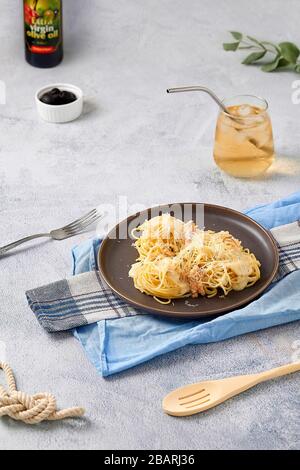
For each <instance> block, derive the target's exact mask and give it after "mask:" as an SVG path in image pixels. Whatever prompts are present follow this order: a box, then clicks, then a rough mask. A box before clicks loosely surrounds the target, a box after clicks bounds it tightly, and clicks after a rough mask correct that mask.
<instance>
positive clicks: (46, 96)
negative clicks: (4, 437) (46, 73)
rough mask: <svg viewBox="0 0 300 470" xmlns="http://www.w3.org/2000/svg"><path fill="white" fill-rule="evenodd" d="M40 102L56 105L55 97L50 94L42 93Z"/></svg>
mask: <svg viewBox="0 0 300 470" xmlns="http://www.w3.org/2000/svg"><path fill="white" fill-rule="evenodd" d="M40 100H41V101H42V102H43V103H46V104H56V103H55V102H56V99H55V96H53V95H51V93H44V94H43V96H42V97H41V98H40Z"/></svg>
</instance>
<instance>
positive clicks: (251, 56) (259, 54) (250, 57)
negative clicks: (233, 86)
mask: <svg viewBox="0 0 300 470" xmlns="http://www.w3.org/2000/svg"><path fill="white" fill-rule="evenodd" d="M266 52H267V51H261V52H252V54H249V55H248V56H247V57H246V58H245V59H244V60H243V62H242V64H246V65H250V64H253V62H256V61H257V60H259V59H262V58H263V57H264V55H265V54H266Z"/></svg>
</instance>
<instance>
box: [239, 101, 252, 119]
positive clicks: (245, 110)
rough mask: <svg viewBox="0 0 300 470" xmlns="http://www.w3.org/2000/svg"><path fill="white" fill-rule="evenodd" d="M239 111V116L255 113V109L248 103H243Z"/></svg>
mask: <svg viewBox="0 0 300 470" xmlns="http://www.w3.org/2000/svg"><path fill="white" fill-rule="evenodd" d="M237 113H238V115H239V116H243V117H244V116H251V115H252V114H255V110H254V109H253V108H252V107H251V106H249V105H248V104H242V105H241V106H239V107H238V109H237Z"/></svg>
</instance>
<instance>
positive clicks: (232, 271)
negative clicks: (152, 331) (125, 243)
mask: <svg viewBox="0 0 300 470" xmlns="http://www.w3.org/2000/svg"><path fill="white" fill-rule="evenodd" d="M137 234H139V235H140V236H137ZM133 236H134V237H135V238H136V241H135V243H134V246H135V248H136V249H137V251H138V254H139V256H138V258H137V260H136V262H135V263H134V264H133V265H132V266H131V269H130V271H129V276H130V277H131V278H132V279H133V281H134V285H135V287H136V288H137V289H138V290H140V291H141V292H143V293H145V294H148V295H152V296H153V297H154V298H156V300H158V301H160V300H159V299H165V300H167V301H169V300H170V299H178V298H182V297H190V296H191V297H198V296H199V295H200V296H207V297H213V296H215V295H217V294H218V292H220V294H222V295H225V296H226V295H227V294H228V293H229V292H230V291H232V290H236V291H239V290H243V289H245V288H247V287H250V286H252V285H253V284H255V282H257V280H258V279H259V278H260V262H259V261H258V260H257V259H256V257H255V255H254V254H253V253H251V252H250V251H249V250H248V249H247V248H243V246H242V244H241V242H240V241H239V240H238V239H236V238H234V237H233V236H232V235H231V234H230V233H229V232H228V231H220V232H213V231H211V230H207V231H205V230H200V229H199V228H198V227H197V226H196V225H195V224H194V223H193V222H188V223H184V222H182V221H181V220H179V219H176V218H174V217H172V216H171V215H169V214H164V215H161V216H157V217H154V218H152V219H150V220H146V221H145V222H144V223H143V224H142V225H140V226H139V227H138V228H137V229H135V230H134V233H133ZM165 300H163V302H164V303H165Z"/></svg>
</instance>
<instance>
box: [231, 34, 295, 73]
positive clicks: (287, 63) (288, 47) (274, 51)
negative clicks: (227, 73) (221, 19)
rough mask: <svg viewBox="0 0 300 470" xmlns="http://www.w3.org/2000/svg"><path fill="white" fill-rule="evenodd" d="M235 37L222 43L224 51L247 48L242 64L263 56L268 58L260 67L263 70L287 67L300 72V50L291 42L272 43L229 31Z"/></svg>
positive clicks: (255, 61) (252, 61)
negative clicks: (247, 52) (231, 40)
mask: <svg viewBox="0 0 300 470" xmlns="http://www.w3.org/2000/svg"><path fill="white" fill-rule="evenodd" d="M230 34H231V35H232V36H233V38H234V39H235V41H234V42H227V43H224V44H223V48H224V50H225V51H237V50H249V52H250V51H251V52H250V54H249V55H247V57H246V58H245V59H244V60H243V62H242V64H246V65H250V64H255V63H257V62H258V61H260V60H261V59H263V58H264V57H265V56H267V57H268V58H269V59H270V60H269V61H268V62H266V61H265V62H264V64H263V65H262V66H261V69H262V70H263V71H264V72H273V71H274V70H277V69H282V68H289V69H291V70H294V71H295V72H297V73H300V62H299V61H298V60H299V55H300V50H299V48H298V47H297V46H296V44H294V43H293V42H280V43H279V44H274V43H273V42H269V41H258V40H257V39H255V38H253V37H252V36H245V35H243V34H242V33H239V32H238V31H230Z"/></svg>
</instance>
